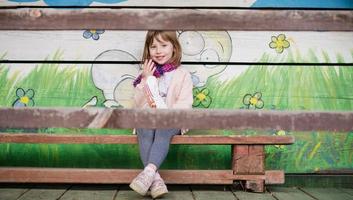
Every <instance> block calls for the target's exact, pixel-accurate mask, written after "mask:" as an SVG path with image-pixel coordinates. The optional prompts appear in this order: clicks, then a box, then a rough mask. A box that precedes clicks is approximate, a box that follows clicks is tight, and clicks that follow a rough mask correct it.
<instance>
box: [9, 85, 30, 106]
mask: <svg viewBox="0 0 353 200" xmlns="http://www.w3.org/2000/svg"><path fill="white" fill-rule="evenodd" d="M16 96H17V99H16V100H15V102H13V104H12V106H13V107H27V106H34V101H33V97H34V90H32V89H29V90H27V91H26V92H25V91H24V89H22V88H17V90H16Z"/></svg>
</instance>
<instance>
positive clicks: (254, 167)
mask: <svg viewBox="0 0 353 200" xmlns="http://www.w3.org/2000/svg"><path fill="white" fill-rule="evenodd" d="M0 142H1V143H5V142H6V143H45V144H51V143H60V144H137V137H136V136H134V135H91V136H88V135H53V134H35V133H24V134H23V133H21V134H16V133H2V134H0ZM293 142H294V138H293V137H292V136H239V135H238V136H222V135H193V136H188V135H183V136H175V137H174V138H173V140H172V144H193V145H199V144H209V145H232V148H231V149H232V150H231V152H229V153H231V154H232V165H231V166H230V169H229V170H161V171H160V173H161V175H162V177H163V178H164V179H165V181H166V182H167V183H172V184H232V183H233V181H234V180H245V181H246V188H248V189H251V190H253V191H256V192H263V191H264V184H265V183H266V184H282V183H284V172H283V171H282V170H270V171H266V170H265V164H264V162H265V153H264V145H272V144H281V145H283V144H292V143H293ZM139 172H140V169H138V170H137V169H131V170H130V169H77V168H76V169H64V168H28V167H23V168H21V167H20V168H13V167H9V168H8V167H2V168H0V182H15V183H19V182H21V183H28V182H31V183H130V182H131V180H132V179H133V178H134V177H135V176H136V175H137V174H138V173H139Z"/></svg>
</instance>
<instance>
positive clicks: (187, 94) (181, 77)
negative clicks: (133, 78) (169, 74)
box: [134, 67, 193, 109]
mask: <svg viewBox="0 0 353 200" xmlns="http://www.w3.org/2000/svg"><path fill="white" fill-rule="evenodd" d="M143 84H144V80H142V81H141V83H140V84H138V85H137V86H136V88H135V95H134V107H135V108H149V106H148V103H147V100H146V97H145V94H144V92H143ZM192 87H193V85H192V80H191V75H190V73H189V72H188V71H187V70H185V69H184V68H182V67H178V68H177V69H176V70H175V73H174V76H173V79H172V81H171V82H170V85H169V88H168V93H167V98H166V104H167V106H168V108H172V109H186V108H192V102H193V96H192Z"/></svg>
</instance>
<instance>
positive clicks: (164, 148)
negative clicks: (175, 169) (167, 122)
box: [147, 129, 180, 169]
mask: <svg viewBox="0 0 353 200" xmlns="http://www.w3.org/2000/svg"><path fill="white" fill-rule="evenodd" d="M178 134H180V129H157V130H156V132H155V135H154V141H153V144H152V148H151V150H150V153H149V157H148V161H147V163H152V164H154V165H155V166H156V167H157V169H158V168H159V167H160V165H161V164H162V162H163V161H164V159H165V157H166V156H167V154H168V151H169V144H170V141H171V140H172V138H173V136H174V135H178Z"/></svg>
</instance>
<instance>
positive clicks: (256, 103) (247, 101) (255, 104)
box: [243, 92, 264, 109]
mask: <svg viewBox="0 0 353 200" xmlns="http://www.w3.org/2000/svg"><path fill="white" fill-rule="evenodd" d="M261 96H262V94H261V93H260V92H256V93H255V94H253V95H251V94H246V95H245V96H244V98H243V104H244V105H245V106H247V108H248V109H250V108H254V109H261V108H263V107H264V102H263V101H262V100H261Z"/></svg>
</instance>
